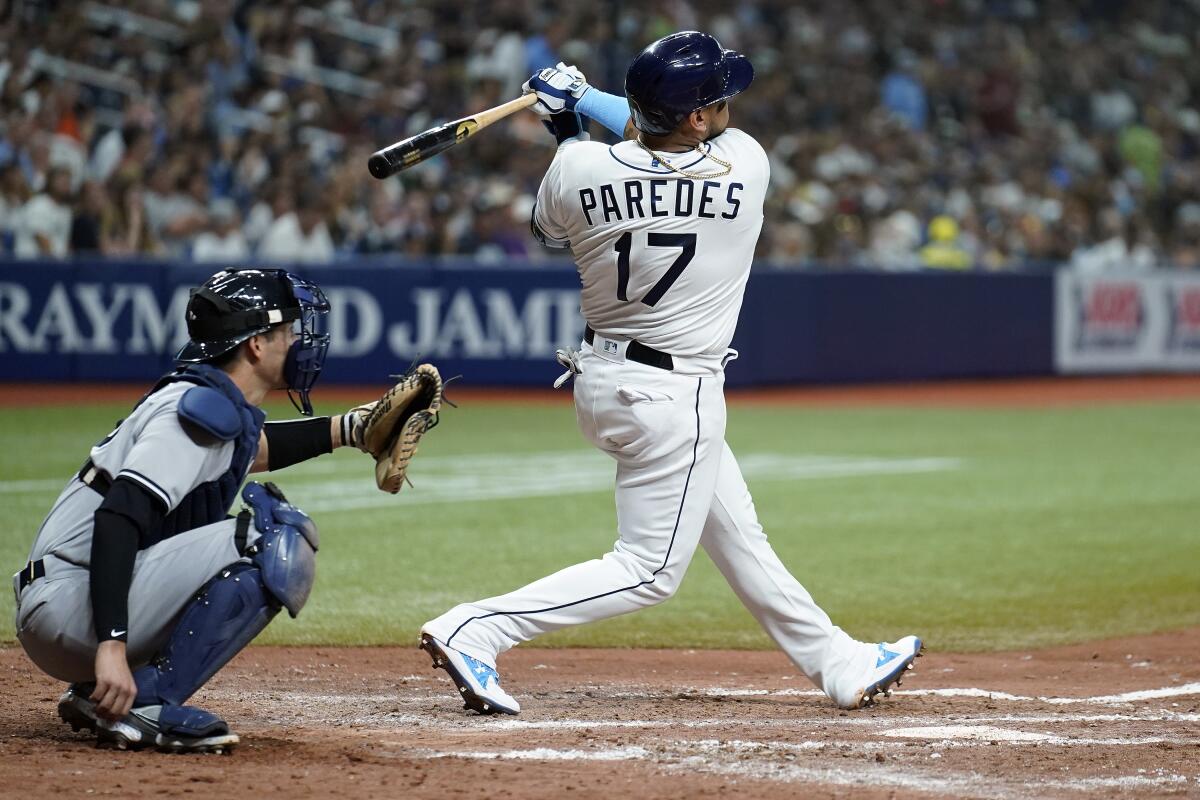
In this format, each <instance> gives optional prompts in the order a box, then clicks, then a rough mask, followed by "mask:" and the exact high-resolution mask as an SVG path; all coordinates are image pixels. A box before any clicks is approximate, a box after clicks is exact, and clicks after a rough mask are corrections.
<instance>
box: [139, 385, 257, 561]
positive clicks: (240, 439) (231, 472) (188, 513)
mask: <svg viewBox="0 0 1200 800" xmlns="http://www.w3.org/2000/svg"><path fill="white" fill-rule="evenodd" d="M176 381H186V382H188V383H194V384H196V385H197V386H203V387H207V388H208V389H211V390H213V391H215V392H217V393H218V394H219V395H220V396H221V397H222V398H223V399H224V400H228V401H229V403H230V404H231V406H232V408H231V410H232V412H233V413H232V414H231V415H230V418H231V419H236V422H234V424H232V425H231V426H229V427H227V428H226V429H224V430H222V431H221V435H220V436H219V438H220V439H224V440H225V441H232V442H233V457H232V458H231V459H230V462H229V469H227V470H226V471H225V472H224V473H222V474H221V476H220V477H218V478H217V479H216V480H213V481H208V482H207V483H202V484H200V485H199V486H197V487H196V488H195V489H192V491H190V492H188V493H187V494H186V495H185V496H184V498H183V499H182V500H181V501H179V505H178V506H176V507H175V510H174V511H172V512H171V513H170V514H168V515H167V517H166V519H164V520H163V524H162V527H161V528H160V529H159V530H158V531H157V532H156V533H150V534H148V535H147V536H146V537H144V539H145V541H141V542H139V543H138V546H139V548H140V549H143V550H144V549H145V548H147V547H150V546H152V545H155V544H157V543H158V542H161V541H162V540H163V539H168V538H170V537H172V536H174V535H175V534H177V533H183V532H184V531H190V530H193V529H194V528H199V527H202V526H204V525H211V524H212V523H214V522H220V521H221V520H223V519H225V517H226V516H227V515H228V514H229V509H230V508H232V507H233V504H234V502H235V501H236V500H237V494H238V488H239V487H240V486H241V485H242V481H244V480H245V479H246V475H247V473H249V471H250V465H251V464H252V463H253V462H254V456H255V455H256V454H257V453H258V439H259V435H260V434H261V433H262V427H263V422H265V421H266V417H267V415H266V414H264V413H263V412H262V411H261V410H259V409H258V408H255V407H254V406H252V405H250V404H249V403H247V402H246V398H245V397H243V396H242V392H241V390H240V389H238V387H237V386H236V385H235V384H234V382H233V381H231V380H230V379H229V376H228V375H226V374H225V373H224V372H223V371H221V370H219V369H217V368H216V367H212V366H209V365H208V364H189V365H187V366H184V367H181V368H179V369H177V370H175V371H174V372H171V373H169V374H167V375H164V376H163V377H162V378H160V379H159V381H158V383H157V384H155V386H154V388H153V389H151V390H150V392H149V393H148V394H147V397H148V396H149V395H151V394H154V393H155V392H157V391H158V390H159V389H161V388H163V387H164V386H167V385H168V384H171V383H175V382H176ZM189 391H195V390H189ZM181 416H184V415H183V413H182V412H181Z"/></svg>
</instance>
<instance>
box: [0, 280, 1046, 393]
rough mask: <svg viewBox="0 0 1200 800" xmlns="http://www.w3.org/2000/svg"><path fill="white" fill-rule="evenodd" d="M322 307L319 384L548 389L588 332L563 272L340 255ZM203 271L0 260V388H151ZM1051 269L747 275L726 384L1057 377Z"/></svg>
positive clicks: (179, 339) (182, 333) (177, 339)
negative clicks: (327, 337) (433, 376)
mask: <svg viewBox="0 0 1200 800" xmlns="http://www.w3.org/2000/svg"><path fill="white" fill-rule="evenodd" d="M296 271H297V272H300V273H302V274H304V275H305V276H307V277H310V278H312V279H314V280H316V281H317V282H318V283H319V284H320V285H321V286H322V287H324V288H325V290H326V292H327V293H328V294H329V297H330V300H331V303H332V305H333V313H332V314H331V315H330V327H331V330H332V333H333V336H334V338H333V346H332V348H331V351H330V357H329V360H328V362H327V367H326V374H325V376H324V377H323V378H322V381H326V382H337V383H377V382H381V381H384V380H386V377H387V376H388V375H389V374H392V373H395V372H398V371H401V370H403V369H404V368H405V367H407V366H408V364H409V363H410V362H411V361H412V360H413V359H414V358H417V357H420V358H423V359H428V360H431V361H434V362H436V363H437V364H438V365H439V366H440V367H441V368H442V372H443V374H445V375H455V374H460V373H461V374H462V375H463V380H464V381H465V382H467V383H469V384H474V385H492V386H548V385H549V384H550V383H551V382H552V381H553V380H554V378H555V377H556V376H557V375H558V374H559V372H560V370H559V368H558V365H557V364H556V363H555V362H554V349H555V348H556V347H561V346H568V345H574V346H577V345H578V343H579V340H580V337H581V335H582V331H583V320H582V319H581V317H580V316H579V310H578V302H579V298H578V294H579V293H578V286H579V283H578V277H577V276H576V274H575V271H574V269H573V267H572V266H571V265H570V264H562V263H555V264H550V265H546V264H540V263H539V264H527V263H517V264H505V265H496V266H489V265H480V264H474V263H471V262H454V261H450V262H429V261H424V262H422V261H418V262H403V263H388V262H381V261H373V262H357V261H349V262H345V263H340V264H337V265H333V266H327V267H320V268H314V267H300V268H296ZM212 272H213V268H212V267H204V266H197V265H195V264H190V263H175V262H114V261H86V260H79V261H73V262H67V263H62V262H12V261H7V262H0V380H4V381H10V382H11V381H100V380H120V381H145V380H150V379H152V378H153V377H155V376H156V375H158V374H160V373H161V372H163V371H164V370H166V369H168V368H169V367H170V365H171V357H172V355H173V354H174V353H175V352H176V351H177V349H178V348H179V346H180V345H181V344H182V343H183V341H185V340H186V329H185V327H184V320H183V309H184V306H185V304H186V302H187V294H188V289H189V288H190V287H192V286H195V285H197V284H199V283H201V282H202V281H203V280H204V279H205V278H207V277H208V275H210V274H211V273H212ZM1053 317H1054V283H1053V276H1052V275H1050V274H999V275H997V274H982V273H968V274H953V275H946V274H940V273H925V272H918V273H875V272H864V271H846V272H839V271H785V270H756V271H755V272H754V273H753V274H752V275H751V279H750V284H749V287H748V289H747V292H746V299H745V305H744V307H743V310H742V315H741V320H740V323H739V326H738V331H737V335H736V337H735V339H734V342H733V346H734V347H735V348H737V349H738V350H739V351H740V354H741V356H740V358H739V360H738V361H736V362H734V363H733V364H731V365H730V367H729V369H728V380H729V383H730V385H736V386H750V385H773V384H790V383H829V382H859V381H901V380H921V379H931V378H953V377H996V376H1010V375H1011V376H1015V375H1042V374H1050V373H1052V372H1053V371H1054V319H1053Z"/></svg>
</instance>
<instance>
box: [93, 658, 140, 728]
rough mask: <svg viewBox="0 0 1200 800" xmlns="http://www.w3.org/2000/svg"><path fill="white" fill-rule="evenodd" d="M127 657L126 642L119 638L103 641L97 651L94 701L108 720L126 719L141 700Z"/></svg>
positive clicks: (98, 709) (98, 711)
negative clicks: (137, 700)
mask: <svg viewBox="0 0 1200 800" xmlns="http://www.w3.org/2000/svg"><path fill="white" fill-rule="evenodd" d="M125 658H126V656H125V643H124V642H122V641H118V640H116V639H111V640H109V641H106V642H101V643H100V646H99V647H98V648H97V649H96V688H95V690H94V691H93V692H92V695H91V697H90V699H91V700H92V701H93V702H95V703H96V713H97V714H99V715H100V716H102V717H104V718H105V719H121V718H122V717H124V716H125V715H126V714H128V713H129V709H131V708H133V700H134V698H135V697H137V683H135V682H134V680H133V673H132V672H130V671H129V662H128V661H126V660H125Z"/></svg>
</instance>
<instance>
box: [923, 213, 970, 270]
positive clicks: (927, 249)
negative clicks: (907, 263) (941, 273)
mask: <svg viewBox="0 0 1200 800" xmlns="http://www.w3.org/2000/svg"><path fill="white" fill-rule="evenodd" d="M921 263H922V264H924V265H925V266H926V267H931V268H934V269H969V268H970V267H971V254H970V253H968V252H967V251H966V250H965V249H964V248H963V247H962V245H960V244H959V243H958V223H957V222H955V221H954V218H953V217H947V216H946V215H944V214H943V215H941V216H937V217H934V218H933V220H932V221H930V223H929V244H927V245H925V246H924V247H922V248H921Z"/></svg>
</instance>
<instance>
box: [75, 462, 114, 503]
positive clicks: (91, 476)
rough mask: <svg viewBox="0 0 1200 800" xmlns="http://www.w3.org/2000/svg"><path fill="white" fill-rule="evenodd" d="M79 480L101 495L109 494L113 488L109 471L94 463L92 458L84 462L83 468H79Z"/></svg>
mask: <svg viewBox="0 0 1200 800" xmlns="http://www.w3.org/2000/svg"><path fill="white" fill-rule="evenodd" d="M79 480H81V481H83V482H84V483H86V484H87V485H88V486H89V487H91V488H92V489H93V490H94V491H96V492H98V493H99V494H100V496H101V497H104V496H105V495H107V494H108V490H109V489H111V488H112V478H110V477H108V473H107V472H105V471H104V470H102V469H100V468H99V467H97V466H96V465H95V464H93V463H92V460H91V459H90V458H89V459H88V460H87V461H85V462H84V464H83V468H82V469H80V470H79Z"/></svg>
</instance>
